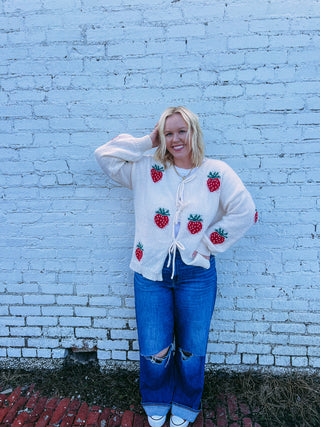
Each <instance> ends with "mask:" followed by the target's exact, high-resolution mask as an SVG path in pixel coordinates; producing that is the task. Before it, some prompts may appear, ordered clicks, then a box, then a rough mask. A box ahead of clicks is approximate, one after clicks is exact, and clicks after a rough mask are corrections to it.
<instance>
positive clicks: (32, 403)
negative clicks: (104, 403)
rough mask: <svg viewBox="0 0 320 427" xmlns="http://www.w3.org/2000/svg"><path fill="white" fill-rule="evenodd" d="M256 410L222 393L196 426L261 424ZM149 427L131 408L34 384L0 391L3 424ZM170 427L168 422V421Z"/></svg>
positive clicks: (18, 426) (1, 426) (5, 426)
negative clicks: (46, 391) (93, 402)
mask: <svg viewBox="0 0 320 427" xmlns="http://www.w3.org/2000/svg"><path fill="white" fill-rule="evenodd" d="M254 418H255V411H252V412H251V411H250V410H249V407H248V406H247V405H245V404H242V403H239V402H238V401H237V398H236V396H234V395H222V396H220V398H219V401H218V402H217V405H216V407H215V408H213V409H208V408H204V409H203V411H202V412H201V413H200V414H199V416H198V418H197V419H196V421H195V422H194V423H193V424H192V426H194V427H226V426H228V427H262V426H260V424H258V423H256V422H254ZM22 426H23V427H45V426H48V427H57V426H59V427H68V426H74V427H82V426H83V427H149V424H148V421H147V418H146V416H144V415H140V414H138V413H136V412H135V411H134V408H129V409H128V410H126V411H119V410H117V409H114V408H102V407H100V406H91V407H89V406H88V405H87V404H86V403H85V402H80V401H79V400H77V399H70V398H57V397H45V396H41V394H40V393H39V392H38V391H36V390H35V387H34V385H32V386H30V387H26V388H22V387H17V388H16V389H15V390H3V391H2V392H1V391H0V427H22ZM165 427H169V423H168V422H167V423H166V424H165Z"/></svg>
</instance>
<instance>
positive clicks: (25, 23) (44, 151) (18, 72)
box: [0, 0, 320, 369]
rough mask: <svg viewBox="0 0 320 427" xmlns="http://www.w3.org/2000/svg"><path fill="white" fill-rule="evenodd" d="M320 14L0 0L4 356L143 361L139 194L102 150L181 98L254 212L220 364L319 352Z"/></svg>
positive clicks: (239, 259) (281, 364)
mask: <svg viewBox="0 0 320 427" xmlns="http://www.w3.org/2000/svg"><path fill="white" fill-rule="evenodd" d="M319 25H320V5H319V1H317V0H306V1H304V2H301V1H289V0H286V1H284V0H277V1H276V0H268V1H267V0H264V1H262V0H257V1H255V2H252V1H249V0H241V1H236V0H230V1H225V2H222V1H218V0H212V1H206V0H198V1H196V2H195V1H191V0H172V1H171V0H152V1H148V2H145V1H142V0H131V1H127V0H119V1H116V0H109V1H106V0H103V1H102V0H95V1H92V0H64V1H60V0H57V1H54V2H51V1H48V0H28V1H22V0H11V1H9V0H3V1H2V2H1V4H0V87H1V90H0V156H1V164H0V170H1V175H0V176H1V178H0V179H1V189H0V192H1V193H0V197H1V201H0V204H1V210H0V245H1V249H0V250H1V257H0V293H1V298H0V360H6V359H7V358H21V357H23V358H34V357H38V358H42V359H50V358H52V359H60V358H63V357H64V356H65V354H66V350H67V349H69V348H73V347H75V348H80V349H81V348H89V349H97V354H98V358H99V360H100V361H101V362H105V361H112V360H119V361H136V360H138V357H139V350H138V343H137V334H136V324H135V313H134V298H133V287H132V278H133V275H132V272H131V271H130V270H129V268H128V264H129V259H130V256H131V250H132V239H133V225H134V224H133V223H134V219H133V205H132V196H131V193H130V191H129V190H126V189H123V188H120V187H119V186H118V185H116V184H115V183H114V182H112V181H111V180H109V179H108V178H107V177H106V176H105V175H103V174H102V172H101V170H100V169H99V167H98V166H97V164H96V162H95V159H94V156H93V152H94V150H95V148H97V147H98V146H99V145H102V144H103V143H104V142H106V141H107V140H109V139H111V138H112V137H114V136H116V135H117V134H119V133H122V132H126V133H131V134H133V135H135V136H143V135H145V134H146V133H150V131H151V129H152V128H153V126H154V125H155V123H156V121H157V120H158V118H159V116H160V114H161V112H162V111H163V109H164V108H166V107H167V106H169V105H177V104H178V105H181V104H182V105H186V106H187V107H189V108H190V109H191V110H193V111H194V112H196V113H197V114H198V115H199V118H200V122H201V125H202V128H203V131H204V136H205V141H206V147H207V155H208V156H209V157H216V158H219V159H222V160H225V161H226V162H227V163H229V164H230V166H232V167H233V168H234V169H235V170H236V172H237V173H238V174H239V175H240V177H241V178H242V180H243V181H244V182H245V184H246V186H247V187H248V189H249V190H250V192H251V194H252V195H253V198H254V200H255V202H256V205H257V208H258V210H259V222H258V224H257V225H256V226H255V227H254V228H252V229H251V230H250V232H249V233H248V234H247V236H246V237H245V238H244V239H242V240H241V242H239V243H238V244H237V245H236V246H235V247H234V248H233V249H231V250H229V252H227V253H225V254H223V255H221V256H219V257H218V258H217V269H218V286H219V290H218V298H217V303H216V309H215V313H214V316H213V319H212V327H211V331H210V338H209V344H208V358H207V359H208V362H209V363H212V364H215V365H217V366H227V367H233V368H238V367H240V366H248V367H268V368H287V367H295V368H304V369H306V368H309V369H311V368H319V367H320V356H319V355H320V345H319V342H320V341H319V333H320V311H319V306H320V304H319V303H320V292H319V288H318V286H319V225H318V222H319V209H320V201H319V200H320V199H319V175H320V173H319V172H320V170H319V165H320V158H319V157H320V156H319V147H320V144H319V135H320V125H319V122H320V115H319V110H320V102H319V96H318V94H319V90H320V80H319V75H320V69H319V47H320V37H319ZM199 309H201V308H199Z"/></svg>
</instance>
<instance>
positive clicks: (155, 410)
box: [142, 403, 171, 417]
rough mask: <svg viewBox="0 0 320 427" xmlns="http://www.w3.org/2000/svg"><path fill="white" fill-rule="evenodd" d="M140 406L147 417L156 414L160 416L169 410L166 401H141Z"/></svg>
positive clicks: (169, 406)
mask: <svg viewBox="0 0 320 427" xmlns="http://www.w3.org/2000/svg"><path fill="white" fill-rule="evenodd" d="M142 407H143V409H144V411H145V413H146V414H147V415H148V417H150V416H153V415H158V416H159V417H162V416H164V415H167V413H168V412H169V411H170V408H171V405H170V404H167V403H142Z"/></svg>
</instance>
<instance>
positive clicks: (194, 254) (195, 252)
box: [192, 251, 210, 260]
mask: <svg viewBox="0 0 320 427" xmlns="http://www.w3.org/2000/svg"><path fill="white" fill-rule="evenodd" d="M197 253H198V251H194V252H193V254H192V256H193V258H195V257H196V256H197ZM200 255H201V256H203V258H205V259H208V260H209V259H210V257H209V256H208V255H202V254H200Z"/></svg>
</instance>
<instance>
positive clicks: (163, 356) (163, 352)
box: [145, 346, 171, 363]
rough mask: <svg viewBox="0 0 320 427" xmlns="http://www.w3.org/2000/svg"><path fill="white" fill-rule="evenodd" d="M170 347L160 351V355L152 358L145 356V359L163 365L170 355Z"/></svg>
mask: <svg viewBox="0 0 320 427" xmlns="http://www.w3.org/2000/svg"><path fill="white" fill-rule="evenodd" d="M170 347H171V346H169V347H167V348H165V349H163V350H161V351H159V353H157V354H154V355H152V356H145V357H146V358H147V359H149V360H150V361H151V362H153V363H162V362H164V361H165V360H166V358H167V356H168V353H169V350H170Z"/></svg>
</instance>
